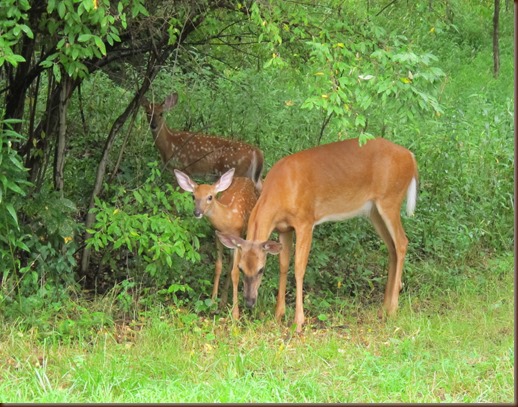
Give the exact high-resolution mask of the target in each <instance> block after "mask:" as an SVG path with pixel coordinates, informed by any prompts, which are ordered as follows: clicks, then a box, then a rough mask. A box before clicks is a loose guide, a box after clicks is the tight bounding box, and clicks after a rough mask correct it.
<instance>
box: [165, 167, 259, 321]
mask: <svg viewBox="0 0 518 407" xmlns="http://www.w3.org/2000/svg"><path fill="white" fill-rule="evenodd" d="M174 173H175V175H176V180H177V181H178V185H180V188H182V189H183V190H185V191H188V192H192V194H193V195H194V203H195V209H194V216H195V217H197V218H202V217H203V216H205V217H206V218H207V219H208V220H209V221H210V223H211V224H212V226H213V227H214V228H215V229H216V230H217V231H220V232H223V233H228V234H230V235H232V236H242V235H243V233H244V231H245V227H246V224H247V222H248V218H249V216H250V212H251V211H252V208H253V207H254V205H255V203H256V201H257V193H256V189H255V186H254V183H253V182H252V181H251V180H250V179H249V178H245V177H234V169H233V168H232V169H230V170H228V171H227V172H226V173H224V174H223V175H222V176H221V178H220V179H219V180H218V181H216V182H215V183H214V184H212V185H207V184H203V185H198V184H196V182H194V181H193V180H192V179H191V178H189V176H188V175H187V174H185V173H183V172H182V171H179V170H174ZM219 192H221V195H220V196H219V198H217V194H218V193H219ZM216 246H217V252H218V253H217V259H216V271H215V273H214V287H213V289H212V300H215V299H216V297H217V296H218V286H219V277H220V275H221V269H222V258H223V245H222V244H221V242H220V241H219V239H217V238H216ZM239 254H240V252H239V250H234V259H233V264H232V272H231V277H232V287H233V294H232V302H233V306H232V316H233V317H234V318H235V319H237V318H239V306H238V299H237V295H238V283H239V269H238V267H237V265H238V262H239Z"/></svg>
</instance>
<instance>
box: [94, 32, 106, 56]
mask: <svg viewBox="0 0 518 407" xmlns="http://www.w3.org/2000/svg"><path fill="white" fill-rule="evenodd" d="M94 39H95V45H97V48H99V50H100V51H101V53H102V54H103V55H106V45H104V42H103V40H102V39H101V38H100V37H98V36H95V37H94Z"/></svg>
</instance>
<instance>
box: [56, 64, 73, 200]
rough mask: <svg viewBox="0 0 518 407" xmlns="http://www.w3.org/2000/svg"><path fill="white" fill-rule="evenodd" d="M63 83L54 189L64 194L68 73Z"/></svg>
mask: <svg viewBox="0 0 518 407" xmlns="http://www.w3.org/2000/svg"><path fill="white" fill-rule="evenodd" d="M62 78H63V83H62V85H61V92H60V93H59V128H58V139H57V143H56V148H55V155H54V189H55V190H56V191H60V192H61V195H63V186H64V180H65V177H64V175H63V171H64V169H65V144H66V134H67V109H68V102H69V101H70V97H69V96H70V94H69V90H68V88H69V85H70V80H69V78H68V76H67V75H66V74H64V75H63V76H62Z"/></svg>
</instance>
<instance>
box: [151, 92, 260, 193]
mask: <svg viewBox="0 0 518 407" xmlns="http://www.w3.org/2000/svg"><path fill="white" fill-rule="evenodd" d="M177 101H178V95H177V94H176V93H173V94H171V95H169V96H168V97H167V98H166V99H165V100H164V102H163V103H160V104H158V103H150V102H149V101H148V100H147V99H143V101H142V106H143V107H144V109H145V111H146V114H147V117H148V120H149V126H150V128H151V132H152V134H153V139H154V142H155V146H156V148H157V149H158V151H159V153H160V157H161V159H162V162H163V163H164V165H166V166H167V167H168V168H169V170H171V171H172V170H174V169H175V168H177V169H180V170H182V171H183V172H185V173H187V174H189V175H191V176H206V175H209V176H212V177H214V178H216V177H218V176H220V175H221V174H223V173H224V172H226V171H228V170H229V169H231V168H235V175H236V176H239V177H247V178H250V179H251V180H252V181H253V182H254V184H255V186H256V188H257V190H258V191H260V190H261V173H262V171H263V162H264V158H263V153H262V151H261V150H260V149H258V148H256V147H253V146H251V145H249V144H246V143H243V142H240V141H235V140H229V139H225V138H221V137H214V136H207V135H204V134H201V133H192V132H187V131H177V130H171V129H169V127H167V123H166V121H165V118H164V113H166V112H167V111H169V110H170V109H171V108H172V107H173V106H175V105H176V103H177Z"/></svg>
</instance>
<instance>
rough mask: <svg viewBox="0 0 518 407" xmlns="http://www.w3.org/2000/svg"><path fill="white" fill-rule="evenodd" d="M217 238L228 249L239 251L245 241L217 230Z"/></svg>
mask: <svg viewBox="0 0 518 407" xmlns="http://www.w3.org/2000/svg"><path fill="white" fill-rule="evenodd" d="M216 236H217V237H218V239H219V240H220V242H221V243H222V244H223V246H225V247H228V248H229V249H239V248H240V247H241V246H242V245H243V242H244V239H242V238H240V237H238V236H233V235H230V234H228V233H221V232H219V231H217V230H216Z"/></svg>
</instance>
